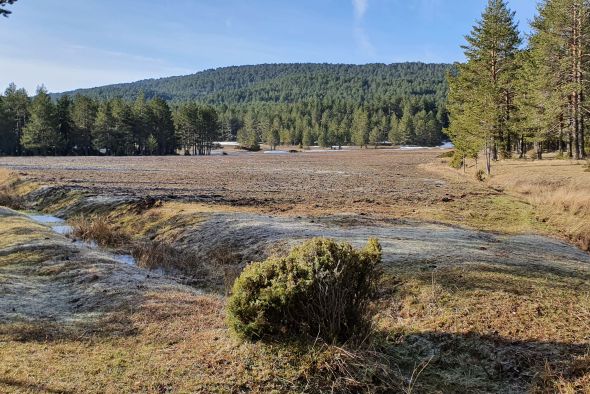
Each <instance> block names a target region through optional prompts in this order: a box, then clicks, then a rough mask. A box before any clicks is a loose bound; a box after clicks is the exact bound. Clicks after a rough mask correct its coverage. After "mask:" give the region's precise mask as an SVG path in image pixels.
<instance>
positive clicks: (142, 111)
mask: <svg viewBox="0 0 590 394" xmlns="http://www.w3.org/2000/svg"><path fill="white" fill-rule="evenodd" d="M132 117H133V125H132V133H133V146H134V149H135V152H136V153H138V154H143V153H144V152H145V149H146V144H147V139H148V137H149V136H150V135H153V131H154V130H153V128H154V127H153V121H152V117H153V114H152V111H151V107H150V106H149V105H148V103H147V101H146V99H145V93H144V92H140V94H139V95H138V96H137V98H136V99H135V102H134V103H133V109H132Z"/></svg>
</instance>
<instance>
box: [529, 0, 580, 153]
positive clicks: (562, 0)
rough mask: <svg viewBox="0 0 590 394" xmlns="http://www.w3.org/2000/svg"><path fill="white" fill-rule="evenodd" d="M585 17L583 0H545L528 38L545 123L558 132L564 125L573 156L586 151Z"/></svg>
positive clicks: (548, 127)
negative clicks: (542, 98)
mask: <svg viewBox="0 0 590 394" xmlns="http://www.w3.org/2000/svg"><path fill="white" fill-rule="evenodd" d="M589 20H590V5H589V4H588V2H587V1H585V0H545V1H543V2H541V4H540V6H539V15H538V17H537V18H536V19H535V20H534V22H533V23H532V27H533V34H532V37H531V39H530V47H531V52H532V54H531V57H532V59H533V61H535V63H534V64H535V66H536V68H535V70H534V71H535V72H536V74H537V75H538V76H539V78H540V79H539V80H538V83H537V86H536V88H537V89H539V92H537V94H542V95H543V96H544V103H542V105H543V106H544V108H545V112H546V115H547V116H546V125H545V127H546V128H547V129H550V130H556V129H559V131H560V134H561V133H562V132H563V127H564V126H565V127H567V129H568V147H569V149H568V154H569V156H570V157H573V158H576V159H583V158H585V156H586V151H585V123H586V120H585V117H586V113H587V111H588V108H587V103H586V101H587V92H586V90H587V86H588V85H587V79H588V71H589V70H590V66H589V62H590V60H589V59H588V56H587V51H588V49H589V48H590V36H589V34H590V30H589V29H590V23H589ZM538 103H539V102H538ZM562 137H563V136H561V135H560V136H559V138H562ZM559 144H560V145H561V141H559Z"/></svg>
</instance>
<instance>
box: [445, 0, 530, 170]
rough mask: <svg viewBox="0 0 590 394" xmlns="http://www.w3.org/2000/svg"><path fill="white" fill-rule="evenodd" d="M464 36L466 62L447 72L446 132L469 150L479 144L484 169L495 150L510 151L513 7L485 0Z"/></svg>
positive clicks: (515, 41)
mask: <svg viewBox="0 0 590 394" xmlns="http://www.w3.org/2000/svg"><path fill="white" fill-rule="evenodd" d="M465 38H466V40H467V45H465V46H463V47H462V48H463V49H464V51H465V56H466V57H467V63H466V64H461V65H459V66H458V67H457V74H456V75H453V76H451V77H450V78H449V109H450V112H451V123H450V129H449V134H450V135H451V137H452V138H453V142H454V143H455V146H461V147H462V149H465V150H468V151H470V152H472V151H473V150H476V149H480V148H481V146H482V145H483V146H484V147H485V149H486V164H487V165H486V168H487V171H488V173H489V172H490V171H491V160H492V158H493V159H496V158H497V156H498V154H497V153H498V151H499V152H500V155H501V156H503V157H506V156H509V155H510V152H511V145H512V142H511V134H512V133H511V122H512V116H513V113H514V90H515V83H514V80H515V74H516V72H517V68H516V67H517V62H516V55H517V53H518V51H519V46H520V44H521V39H520V35H519V32H518V28H517V25H516V23H515V21H514V12H512V11H510V9H509V8H508V6H507V5H506V2H505V1H504V0H488V5H487V7H486V9H485V10H484V12H483V14H482V19H481V20H480V21H478V22H477V24H476V25H475V26H474V27H473V30H472V31H471V34H470V35H468V36H466V37H465ZM478 118H479V119H478ZM462 153H466V152H462Z"/></svg>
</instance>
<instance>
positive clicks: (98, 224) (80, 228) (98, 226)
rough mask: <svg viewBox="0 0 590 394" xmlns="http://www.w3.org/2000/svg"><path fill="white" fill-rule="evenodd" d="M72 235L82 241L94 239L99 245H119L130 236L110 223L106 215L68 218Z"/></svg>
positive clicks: (128, 239) (123, 243) (127, 240)
mask: <svg viewBox="0 0 590 394" xmlns="http://www.w3.org/2000/svg"><path fill="white" fill-rule="evenodd" d="M70 224H71V225H72V235H73V236H74V237H76V238H80V239H83V240H84V241H94V242H96V243H97V244H98V245H100V246H108V247H120V246H123V245H126V244H128V243H129V242H130V240H131V237H130V236H129V235H128V234H127V233H125V232H123V231H121V230H119V229H117V228H116V227H115V226H114V225H112V224H111V223H110V222H109V220H108V218H107V217H106V216H78V217H75V218H73V219H72V220H70Z"/></svg>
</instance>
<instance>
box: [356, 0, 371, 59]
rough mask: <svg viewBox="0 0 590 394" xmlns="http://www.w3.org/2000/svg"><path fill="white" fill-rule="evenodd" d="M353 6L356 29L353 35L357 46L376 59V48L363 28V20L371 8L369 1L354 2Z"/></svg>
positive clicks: (358, 0) (359, 0) (357, 0)
mask: <svg viewBox="0 0 590 394" xmlns="http://www.w3.org/2000/svg"><path fill="white" fill-rule="evenodd" d="M352 6H353V8H354V27H353V29H352V34H353V36H354V40H355V42H356V45H357V47H358V48H359V49H360V50H361V51H363V52H364V53H365V54H366V55H369V56H371V57H374V56H375V47H374V46H373V44H372V43H371V39H370V38H369V34H368V33H367V31H366V30H365V28H364V27H363V19H364V18H365V15H366V13H367V9H368V8H369V0H352Z"/></svg>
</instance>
